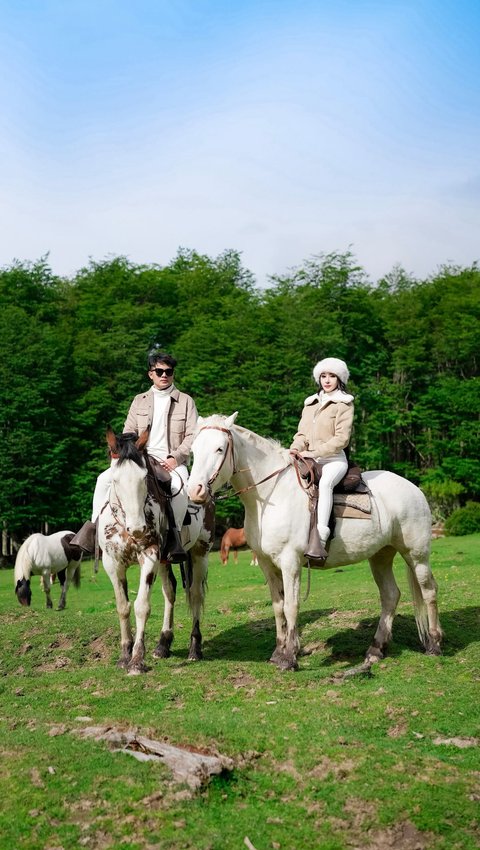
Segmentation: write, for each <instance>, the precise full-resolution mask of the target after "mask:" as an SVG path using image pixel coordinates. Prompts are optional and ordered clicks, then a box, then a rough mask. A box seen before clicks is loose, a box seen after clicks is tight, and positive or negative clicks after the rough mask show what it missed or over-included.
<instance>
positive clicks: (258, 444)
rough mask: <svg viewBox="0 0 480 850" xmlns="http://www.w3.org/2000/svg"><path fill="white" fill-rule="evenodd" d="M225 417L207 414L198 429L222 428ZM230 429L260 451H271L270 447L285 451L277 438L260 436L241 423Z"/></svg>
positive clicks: (277, 450)
mask: <svg viewBox="0 0 480 850" xmlns="http://www.w3.org/2000/svg"><path fill="white" fill-rule="evenodd" d="M227 418H228V417H226V416H222V415H221V414H219V413H214V414H213V415H212V416H208V417H206V418H205V419H204V420H203V422H202V425H201V426H200V428H199V430H201V428H204V427H217V428H224V427H225V420H226V419H227ZM231 431H232V433H233V434H235V433H238V434H239V435H240V436H241V437H243V439H245V440H247V441H248V442H249V443H251V444H252V445H253V446H254V447H255V448H257V449H259V450H260V451H262V452H271V451H272V449H273V450H274V451H276V452H279V453H280V454H285V453H286V452H287V449H286V448H285V447H284V446H282V444H281V443H279V442H278V440H274V439H273V438H271V437H262V436H261V435H260V434H257V433H256V432H255V431H250V430H249V429H248V428H243V427H242V426H241V425H235V424H234V425H232V427H231Z"/></svg>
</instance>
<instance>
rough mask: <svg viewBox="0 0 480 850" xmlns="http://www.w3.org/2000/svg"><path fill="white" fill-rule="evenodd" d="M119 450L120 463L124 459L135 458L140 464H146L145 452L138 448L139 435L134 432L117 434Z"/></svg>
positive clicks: (142, 465)
mask: <svg viewBox="0 0 480 850" xmlns="http://www.w3.org/2000/svg"><path fill="white" fill-rule="evenodd" d="M115 439H116V442H117V452H118V464H119V465H120V464H121V463H123V461H124V460H133V462H134V463H136V464H137V465H138V466H141V467H144V466H145V458H144V455H143V452H142V451H140V449H138V448H137V445H136V443H137V439H138V437H137V435H136V434H135V433H133V432H127V433H125V434H115Z"/></svg>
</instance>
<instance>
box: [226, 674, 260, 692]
mask: <svg viewBox="0 0 480 850" xmlns="http://www.w3.org/2000/svg"><path fill="white" fill-rule="evenodd" d="M227 681H229V682H231V683H232V685H233V687H234V688H235V689H236V690H237V689H239V688H251V687H253V686H254V685H258V681H257V679H255V677H254V676H251V675H250V674H249V673H235V674H234V675H233V676H228V678H227Z"/></svg>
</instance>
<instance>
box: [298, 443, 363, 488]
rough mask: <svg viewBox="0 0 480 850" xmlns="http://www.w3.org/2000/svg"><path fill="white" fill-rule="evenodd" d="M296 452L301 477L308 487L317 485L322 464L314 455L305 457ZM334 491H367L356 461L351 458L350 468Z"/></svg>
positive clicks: (320, 475)
mask: <svg viewBox="0 0 480 850" xmlns="http://www.w3.org/2000/svg"><path fill="white" fill-rule="evenodd" d="M292 454H294V466H295V467H296V469H297V471H298V474H299V475H300V478H302V479H303V480H304V481H305V484H306V487H305V489H308V488H309V487H317V488H318V484H319V481H320V478H321V477H322V464H321V463H318V461H316V460H315V459H314V458H313V457H304V456H303V455H301V454H300V452H295V453H293V452H292ZM333 492H334V493H365V492H367V487H366V485H365V484H364V482H363V480H362V471H361V469H360V467H359V466H357V464H356V463H354V462H353V461H351V460H349V461H348V469H347V471H346V473H345V475H344V477H343V478H342V480H341V481H340V483H339V484H337V485H336V487H334V489H333Z"/></svg>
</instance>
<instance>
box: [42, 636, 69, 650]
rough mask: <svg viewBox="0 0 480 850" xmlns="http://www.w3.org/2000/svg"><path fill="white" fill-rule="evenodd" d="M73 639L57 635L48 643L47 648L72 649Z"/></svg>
mask: <svg viewBox="0 0 480 850" xmlns="http://www.w3.org/2000/svg"><path fill="white" fill-rule="evenodd" d="M72 647H73V640H72V639H71V638H66V637H58V638H55V640H53V641H52V642H51V643H49V644H48V648H49V649H62V650H63V651H64V652H65V651H67V650H69V649H72Z"/></svg>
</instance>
